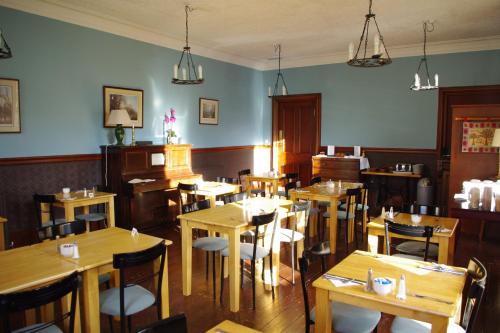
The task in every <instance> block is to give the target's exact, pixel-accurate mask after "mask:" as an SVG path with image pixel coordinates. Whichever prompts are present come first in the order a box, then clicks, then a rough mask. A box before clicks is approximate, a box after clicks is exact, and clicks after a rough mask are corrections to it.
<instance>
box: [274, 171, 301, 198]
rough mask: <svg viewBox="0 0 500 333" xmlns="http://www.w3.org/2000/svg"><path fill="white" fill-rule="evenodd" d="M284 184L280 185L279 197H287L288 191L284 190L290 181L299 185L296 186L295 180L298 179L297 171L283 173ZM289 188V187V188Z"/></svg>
mask: <svg viewBox="0 0 500 333" xmlns="http://www.w3.org/2000/svg"><path fill="white" fill-rule="evenodd" d="M285 181H286V182H285V185H284V186H283V187H282V189H281V190H279V191H278V193H277V194H278V196H280V197H286V198H288V192H287V190H286V185H287V184H290V183H295V187H294V188H296V187H299V186H297V182H298V181H299V174H298V173H297V172H291V173H286V174H285ZM289 189H290V188H289Z"/></svg>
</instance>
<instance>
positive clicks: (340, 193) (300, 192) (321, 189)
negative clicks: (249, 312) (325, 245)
mask: <svg viewBox="0 0 500 333" xmlns="http://www.w3.org/2000/svg"><path fill="white" fill-rule="evenodd" d="M362 186H363V184H361V183H349V182H342V183H341V187H339V186H338V183H335V187H333V188H331V187H329V186H328V185H327V184H326V183H324V182H322V183H317V184H314V185H312V186H308V187H304V188H300V189H291V190H290V191H289V192H288V193H289V194H290V200H291V201H293V202H295V201H297V200H310V201H313V205H314V206H316V205H317V203H318V202H319V201H327V202H329V203H330V206H329V207H328V211H329V212H330V228H329V229H330V231H329V240H330V251H331V253H332V254H333V253H335V252H336V249H337V223H338V221H337V206H338V203H339V201H340V200H343V199H345V198H346V190H347V189H350V188H358V187H362ZM353 209H354V206H353ZM315 218H316V217H315V216H311V219H315ZM312 225H314V226H316V224H315V223H312ZM311 229H312V228H311ZM353 235H354V233H353V230H352V229H351V228H350V229H349V237H348V238H349V241H352V240H353V238H354V237H353Z"/></svg>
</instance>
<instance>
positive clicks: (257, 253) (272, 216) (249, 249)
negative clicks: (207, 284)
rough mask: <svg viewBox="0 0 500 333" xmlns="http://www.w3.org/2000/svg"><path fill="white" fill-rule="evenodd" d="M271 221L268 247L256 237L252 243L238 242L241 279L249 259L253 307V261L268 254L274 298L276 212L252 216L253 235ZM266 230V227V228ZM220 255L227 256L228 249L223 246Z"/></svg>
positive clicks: (267, 225)
mask: <svg viewBox="0 0 500 333" xmlns="http://www.w3.org/2000/svg"><path fill="white" fill-rule="evenodd" d="M271 223H274V224H273V225H272V226H271V228H272V232H271V235H270V237H271V239H270V242H269V248H266V247H264V246H259V245H258V237H254V239H253V244H252V243H240V265H241V267H240V274H241V279H243V264H244V262H245V261H246V260H250V263H251V266H250V272H251V275H252V300H253V308H254V309H255V262H256V261H257V260H261V259H264V258H265V257H267V256H269V264H270V271H271V290H272V297H273V300H274V282H273V246H272V245H273V243H274V236H275V233H276V228H277V226H278V223H279V222H278V213H277V212H276V211H273V212H272V213H268V214H262V215H254V216H252V222H251V225H252V226H254V227H255V232H254V234H255V235H259V234H260V232H261V230H260V228H268V227H269V225H270V224H271ZM266 231H267V229H266ZM222 256H224V257H228V256H229V249H228V248H225V249H224V250H222ZM223 277H224V260H221V283H220V285H221V288H220V299H221V303H222V292H223V289H224V278H223Z"/></svg>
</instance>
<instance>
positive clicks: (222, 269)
mask: <svg viewBox="0 0 500 333" xmlns="http://www.w3.org/2000/svg"><path fill="white" fill-rule="evenodd" d="M223 290H224V256H221V257H220V304H222V292H223Z"/></svg>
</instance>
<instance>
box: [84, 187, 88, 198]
mask: <svg viewBox="0 0 500 333" xmlns="http://www.w3.org/2000/svg"><path fill="white" fill-rule="evenodd" d="M83 196H84V197H85V198H86V197H87V188H86V187H84V188H83Z"/></svg>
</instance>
